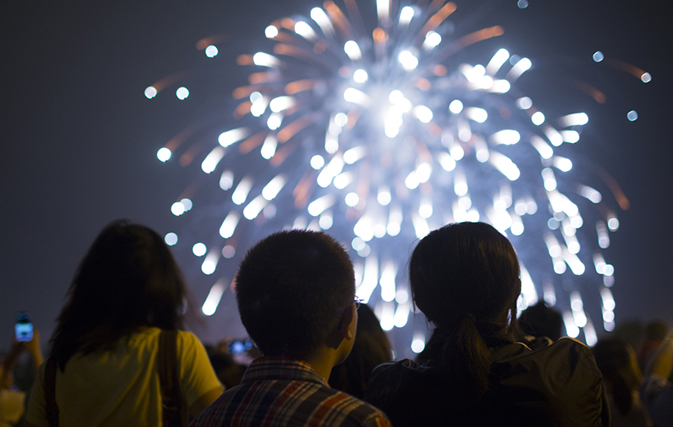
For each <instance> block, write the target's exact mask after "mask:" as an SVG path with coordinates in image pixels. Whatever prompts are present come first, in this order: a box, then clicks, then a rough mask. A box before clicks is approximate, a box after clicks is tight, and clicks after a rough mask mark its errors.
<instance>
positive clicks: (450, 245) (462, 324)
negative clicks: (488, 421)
mask: <svg viewBox="0 0 673 427" xmlns="http://www.w3.org/2000/svg"><path fill="white" fill-rule="evenodd" d="M409 282H410V284H411V293H412V297H413V300H414V304H416V306H417V307H418V308H419V309H420V310H421V311H422V312H423V313H424V314H425V316H426V317H427V319H428V320H429V321H431V322H432V323H434V324H435V326H436V327H437V329H436V331H435V333H434V334H433V339H432V340H431V341H430V342H429V343H428V346H429V347H430V346H431V345H432V346H433V347H434V351H433V349H429V350H431V353H434V354H436V355H437V357H438V359H439V360H437V362H438V363H439V364H440V365H441V366H442V367H443V368H444V370H445V371H446V372H447V374H448V375H449V377H450V378H451V380H452V381H455V382H456V383H457V384H456V385H457V386H461V385H462V386H463V387H464V388H465V389H466V390H472V391H474V392H476V393H479V394H483V393H484V392H486V390H487V389H488V376H489V373H490V368H491V356H490V352H489V350H488V347H487V345H486V342H485V341H484V337H486V336H488V337H490V336H494V337H504V336H514V337H515V338H516V337H518V334H519V331H518V326H517V323H516V300H517V297H518V296H519V294H520V293H521V281H520V279H519V261H518V259H517V256H516V253H515V252H514V248H513V247H512V245H511V244H510V242H509V241H508V240H507V238H505V237H504V236H503V235H502V234H500V233H499V232H498V231H497V230H496V229H494V228H493V227H491V226H490V225H488V224H484V223H480V222H478V223H470V222H463V223H458V224H450V225H446V226H444V227H442V228H440V229H438V230H435V231H433V232H431V233H430V234H428V235H427V236H426V237H424V238H423V239H422V240H421V241H420V242H419V243H418V245H417V246H416V248H415V249H414V252H413V254H412V255H411V260H410V261H409Z"/></svg>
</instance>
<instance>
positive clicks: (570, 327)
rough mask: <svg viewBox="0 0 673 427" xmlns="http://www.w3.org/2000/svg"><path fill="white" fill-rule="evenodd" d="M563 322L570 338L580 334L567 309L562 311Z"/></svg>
mask: <svg viewBox="0 0 673 427" xmlns="http://www.w3.org/2000/svg"><path fill="white" fill-rule="evenodd" d="M563 323H564V324H565V327H566V333H567V334H568V336H569V337H570V338H577V337H578V336H579V334H580V328H578V327H577V325H576V324H575V320H574V319H573V315H572V313H570V312H569V311H565V312H563Z"/></svg>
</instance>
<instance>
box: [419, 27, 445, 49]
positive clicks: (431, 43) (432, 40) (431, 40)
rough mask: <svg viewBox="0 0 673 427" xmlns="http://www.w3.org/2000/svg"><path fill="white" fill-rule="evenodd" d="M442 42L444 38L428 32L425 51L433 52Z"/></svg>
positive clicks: (424, 42)
mask: <svg viewBox="0 0 673 427" xmlns="http://www.w3.org/2000/svg"><path fill="white" fill-rule="evenodd" d="M441 42H442V36H440V35H439V34H437V33H436V32H434V31H432V30H431V31H428V32H427V34H426V35H425V40H423V46H422V47H423V49H425V50H432V49H434V48H435V47H437V45H439V44H440V43H441Z"/></svg>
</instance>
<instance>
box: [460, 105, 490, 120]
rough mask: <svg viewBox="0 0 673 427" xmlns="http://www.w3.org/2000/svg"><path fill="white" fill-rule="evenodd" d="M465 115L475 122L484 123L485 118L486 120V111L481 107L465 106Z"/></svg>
mask: <svg viewBox="0 0 673 427" xmlns="http://www.w3.org/2000/svg"><path fill="white" fill-rule="evenodd" d="M465 115H466V116H467V117H468V118H470V119H472V120H474V121H475V122H477V123H484V122H485V121H486V120H488V112H487V111H486V110H484V109H483V108H477V107H470V108H466V109H465Z"/></svg>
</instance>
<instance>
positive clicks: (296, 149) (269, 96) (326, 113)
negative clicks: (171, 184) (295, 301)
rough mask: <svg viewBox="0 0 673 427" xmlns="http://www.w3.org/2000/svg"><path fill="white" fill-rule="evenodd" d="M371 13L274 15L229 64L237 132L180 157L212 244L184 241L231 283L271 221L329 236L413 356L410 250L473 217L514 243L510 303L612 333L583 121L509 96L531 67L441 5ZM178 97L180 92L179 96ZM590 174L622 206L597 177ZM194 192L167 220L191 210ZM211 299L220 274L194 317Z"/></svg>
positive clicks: (611, 226) (164, 153) (589, 333)
mask: <svg viewBox="0 0 673 427" xmlns="http://www.w3.org/2000/svg"><path fill="white" fill-rule="evenodd" d="M361 3H362V4H365V3H366V5H367V7H370V6H373V0H370V1H368V2H365V1H362V2H361ZM375 6H376V8H375V14H371V15H372V16H368V15H367V14H366V13H361V11H360V10H359V9H358V7H357V6H356V4H355V1H354V0H345V5H344V6H343V7H340V6H338V5H337V4H335V3H333V2H331V1H327V2H325V3H324V7H322V8H321V7H316V8H313V9H312V10H310V13H309V17H307V18H283V19H280V20H278V21H275V22H273V23H272V24H271V25H269V26H268V27H267V28H266V30H265V32H264V35H265V36H266V39H267V40H266V41H265V42H262V41H263V39H261V38H260V45H265V46H268V49H267V50H264V51H260V52H257V53H254V54H251V55H242V56H240V57H238V61H237V62H238V64H239V65H241V66H243V67H244V69H245V70H250V72H251V74H250V75H249V79H248V80H249V83H250V84H249V85H248V86H245V87H239V88H237V89H236V90H234V98H235V99H238V100H240V103H239V104H238V107H237V108H236V109H235V111H234V117H235V118H236V120H237V122H236V125H233V124H234V123H235V122H234V121H233V120H232V121H229V122H227V123H220V124H218V126H222V128H220V129H222V130H223V132H222V133H221V134H220V135H219V137H218V138H213V140H212V141H209V142H207V143H206V145H208V144H209V147H208V148H207V149H205V151H204V152H203V153H201V152H200V151H199V149H198V148H197V149H194V148H193V147H192V148H189V149H187V150H185V151H184V153H183V154H182V157H181V163H182V164H183V165H186V164H189V163H190V162H191V161H192V160H193V159H200V161H201V168H202V170H203V172H205V173H206V174H212V175H216V176H217V177H219V178H218V179H219V181H218V179H215V180H213V182H214V183H215V182H219V186H220V188H221V189H222V190H223V191H224V192H220V193H219V196H218V198H221V202H220V203H219V205H218V208H217V209H218V212H220V217H219V219H218V224H217V225H214V224H213V226H212V227H213V229H212V233H214V232H215V229H214V227H217V226H219V235H220V237H218V239H217V240H213V241H212V242H211V243H210V244H209V245H204V244H203V243H199V244H197V245H194V247H193V251H194V254H195V255H196V256H201V257H203V261H202V267H201V268H202V271H203V273H204V274H206V275H214V274H216V273H217V277H220V276H225V275H227V276H228V277H229V278H231V276H232V275H233V272H234V271H235V269H236V265H237V262H238V258H239V257H240V255H241V254H242V253H243V252H244V251H245V249H247V247H249V246H250V245H251V244H253V243H254V242H255V241H256V240H257V239H258V238H259V237H261V235H264V234H268V233H270V232H272V231H276V230H278V229H280V228H282V227H299V228H309V229H316V230H318V229H323V230H328V232H330V233H331V234H334V235H335V236H336V237H337V238H338V239H340V240H341V241H342V242H344V243H346V244H348V245H349V246H350V247H351V248H352V249H353V251H354V252H355V253H357V256H354V260H355V266H356V276H357V277H356V278H357V295H358V296H359V297H360V298H362V299H364V301H365V302H371V304H372V305H374V306H375V311H376V312H377V314H378V316H379V318H380V319H381V324H382V326H383V328H384V329H386V330H392V329H395V330H396V331H398V332H399V333H398V334H397V336H398V337H403V338H399V339H397V340H396V341H397V342H396V347H397V348H398V349H399V348H402V347H401V345H403V346H404V347H403V348H411V349H412V350H413V351H414V352H419V351H421V350H422V348H423V343H424V341H425V335H424V334H425V325H420V324H419V323H421V322H416V324H415V325H412V323H414V322H408V320H409V318H410V317H409V316H410V313H411V312H413V308H412V305H411V301H410V296H409V290H408V285H407V283H406V279H405V277H404V276H405V273H404V266H405V265H406V262H407V258H408V255H409V252H410V248H411V247H412V246H413V241H414V240H415V239H416V238H421V237H423V236H425V235H426V234H427V233H428V232H429V231H430V230H432V229H435V228H437V227H440V226H441V225H443V224H446V223H449V222H454V221H484V222H488V223H491V224H493V225H494V226H495V227H496V228H497V229H498V230H500V231H501V232H502V233H503V234H505V235H507V236H508V237H509V238H510V240H511V241H512V243H513V244H514V246H515V247H516V248H517V251H518V253H519V256H520V260H521V262H522V265H521V267H522V290H523V292H522V296H521V298H520V301H519V307H520V308H521V309H523V308H525V307H527V306H528V305H530V304H533V303H535V302H536V301H537V300H538V299H539V298H544V299H545V301H547V303H548V304H550V305H556V306H557V308H558V309H559V310H560V311H562V312H563V313H564V320H565V323H566V330H567V333H568V334H569V335H571V336H575V337H576V336H578V335H579V334H580V332H581V331H583V336H584V338H585V340H586V341H587V342H588V343H592V342H594V341H595V339H596V331H595V325H596V324H598V325H599V326H601V327H603V328H605V329H607V330H611V329H612V328H614V308H615V303H614V300H613V298H612V294H611V292H610V287H611V286H612V285H613V282H614V281H613V274H614V268H613V266H612V265H610V264H609V263H608V262H607V261H606V260H605V258H604V256H603V255H602V254H601V250H602V249H605V248H607V247H608V245H609V242H610V236H609V233H610V232H612V231H615V230H617V228H618V226H619V222H618V220H617V216H616V214H615V211H614V210H613V209H612V208H610V207H608V205H609V203H608V202H606V201H605V200H604V197H603V195H602V194H601V193H600V192H599V190H597V189H594V188H592V187H590V186H587V185H584V184H579V183H577V181H578V180H579V179H580V177H578V174H577V173H574V171H573V162H572V161H571V160H570V159H569V158H568V157H566V156H565V155H569V154H570V152H571V151H572V149H570V150H569V149H568V147H572V145H573V144H577V143H579V142H580V135H581V132H582V127H583V126H585V125H587V123H588V120H589V118H588V117H587V115H586V114H584V113H582V112H579V111H574V110H569V111H567V114H565V115H563V116H561V117H554V118H553V119H550V118H549V117H546V116H545V114H544V113H543V112H542V111H540V110H539V109H538V108H537V107H536V105H535V103H534V101H533V98H534V97H528V96H526V95H525V94H524V93H522V91H521V90H520V89H519V88H518V87H517V80H518V79H519V78H520V77H521V76H522V75H524V73H526V72H527V71H528V70H529V69H530V68H531V67H532V63H531V61H530V60H529V59H527V58H525V57H520V56H517V55H512V54H510V53H509V52H508V51H506V50H504V49H497V48H495V49H492V48H491V46H492V44H487V43H483V41H485V40H488V39H493V38H497V37H499V36H501V35H502V34H503V29H502V28H501V27H499V26H493V27H488V28H483V29H481V30H479V31H476V32H473V33H470V34H454V33H453V26H452V25H450V20H451V19H453V18H454V16H453V14H454V12H455V11H456V5H455V4H454V3H446V4H444V2H442V1H433V2H432V3H431V4H429V5H424V6H421V5H409V6H405V5H401V6H400V7H399V9H397V8H392V7H391V5H390V1H389V0H378V1H376V2H375ZM367 22H370V23H371V25H369V26H368V25H367ZM480 42H481V43H480ZM482 46H487V47H482ZM202 49H203V50H204V51H205V53H206V55H207V56H208V57H213V56H215V55H217V52H218V50H217V48H215V46H213V45H211V44H209V43H207V46H202ZM599 53H600V52H597V53H596V54H599ZM600 58H601V60H603V55H602V54H600ZM594 59H596V55H594ZM480 62H481V63H480ZM597 62H598V60H597ZM627 65H628V64H627ZM642 75H643V74H642V73H641V77H642ZM649 78H650V77H649V74H648V81H649ZM173 80H177V79H173ZM643 82H645V80H643ZM173 83H174V81H171V79H169V80H167V81H166V80H165V81H163V83H161V82H160V83H159V84H155V85H153V86H151V87H149V88H148V89H147V90H146V92H145V93H146V96H147V97H148V98H153V97H155V96H156V95H157V93H158V91H160V90H161V89H163V88H164V87H166V86H168V85H171V84H173ZM183 89H184V90H183ZM584 90H585V91H586V92H587V93H590V94H591V95H592V96H594V98H595V99H597V100H598V97H599V96H602V94H600V92H598V91H597V90H596V89H594V88H591V87H589V89H586V88H585V89H584ZM178 91H179V93H177V96H178V98H179V99H184V98H186V97H187V95H188V94H189V92H188V91H187V89H186V88H184V87H180V89H178ZM633 113H634V114H635V111H634V112H633ZM629 114H630V116H629V120H631V117H636V118H637V114H635V115H633V114H631V113H629ZM634 120H635V118H634ZM198 131H199V129H197V128H188V129H187V130H185V131H184V132H183V133H181V134H180V135H178V136H177V137H176V138H174V139H173V140H171V141H170V142H169V143H168V144H166V146H165V147H164V148H162V149H161V150H159V152H158V158H159V159H160V160H161V161H167V160H169V159H170V158H171V156H172V155H173V154H174V153H177V152H178V151H179V150H180V149H181V148H180V145H181V144H182V142H183V141H186V140H189V139H190V136H191V135H192V134H194V133H196V132H198ZM199 147H202V146H201V145H200V146H199ZM585 175H586V173H585ZM599 178H601V179H600V180H598V183H599V184H600V185H601V186H603V187H605V188H609V189H610V190H611V191H612V193H613V194H614V195H615V197H616V198H617V202H618V203H619V204H620V205H621V207H622V208H626V207H627V206H628V201H627V200H626V198H625V197H624V196H623V195H622V194H621V192H620V191H619V189H618V187H617V186H616V184H615V183H614V182H613V181H612V180H611V179H610V178H609V176H608V175H607V174H605V173H603V172H599ZM601 180H602V181H601ZM191 191H192V190H188V191H186V192H185V193H183V195H182V196H180V197H179V198H178V201H177V202H176V203H175V204H174V205H173V207H172V212H173V213H174V214H175V215H182V214H185V213H186V212H187V211H189V210H190V209H192V202H191V200H190V198H189V197H190V192H191ZM211 198H212V197H211ZM610 199H612V195H610ZM205 225H206V223H205V222H202V221H199V224H198V226H199V227H202V226H205ZM170 239H171V242H173V243H175V242H177V236H176V235H175V234H171V236H170ZM167 241H168V240H167ZM193 243H194V242H192V243H191V244H193ZM222 258H224V259H226V261H224V262H220V260H221V259H222ZM223 292H224V288H223V284H222V281H221V280H220V281H217V283H216V284H215V285H213V289H212V290H211V293H210V295H209V296H208V298H207V300H206V303H205V304H204V313H206V314H208V315H210V314H213V313H214V312H215V310H216V308H217V305H218V302H219V300H220V298H221V297H222V295H223ZM584 299H589V300H596V301H600V307H601V308H600V310H601V313H602V319H601V320H599V321H598V322H596V320H597V319H596V317H594V320H593V321H592V319H591V316H589V314H587V313H586V312H585V310H584V304H583V300H584ZM396 328H397V329H396ZM402 341H404V342H402ZM410 344H411V347H409V345H410Z"/></svg>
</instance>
